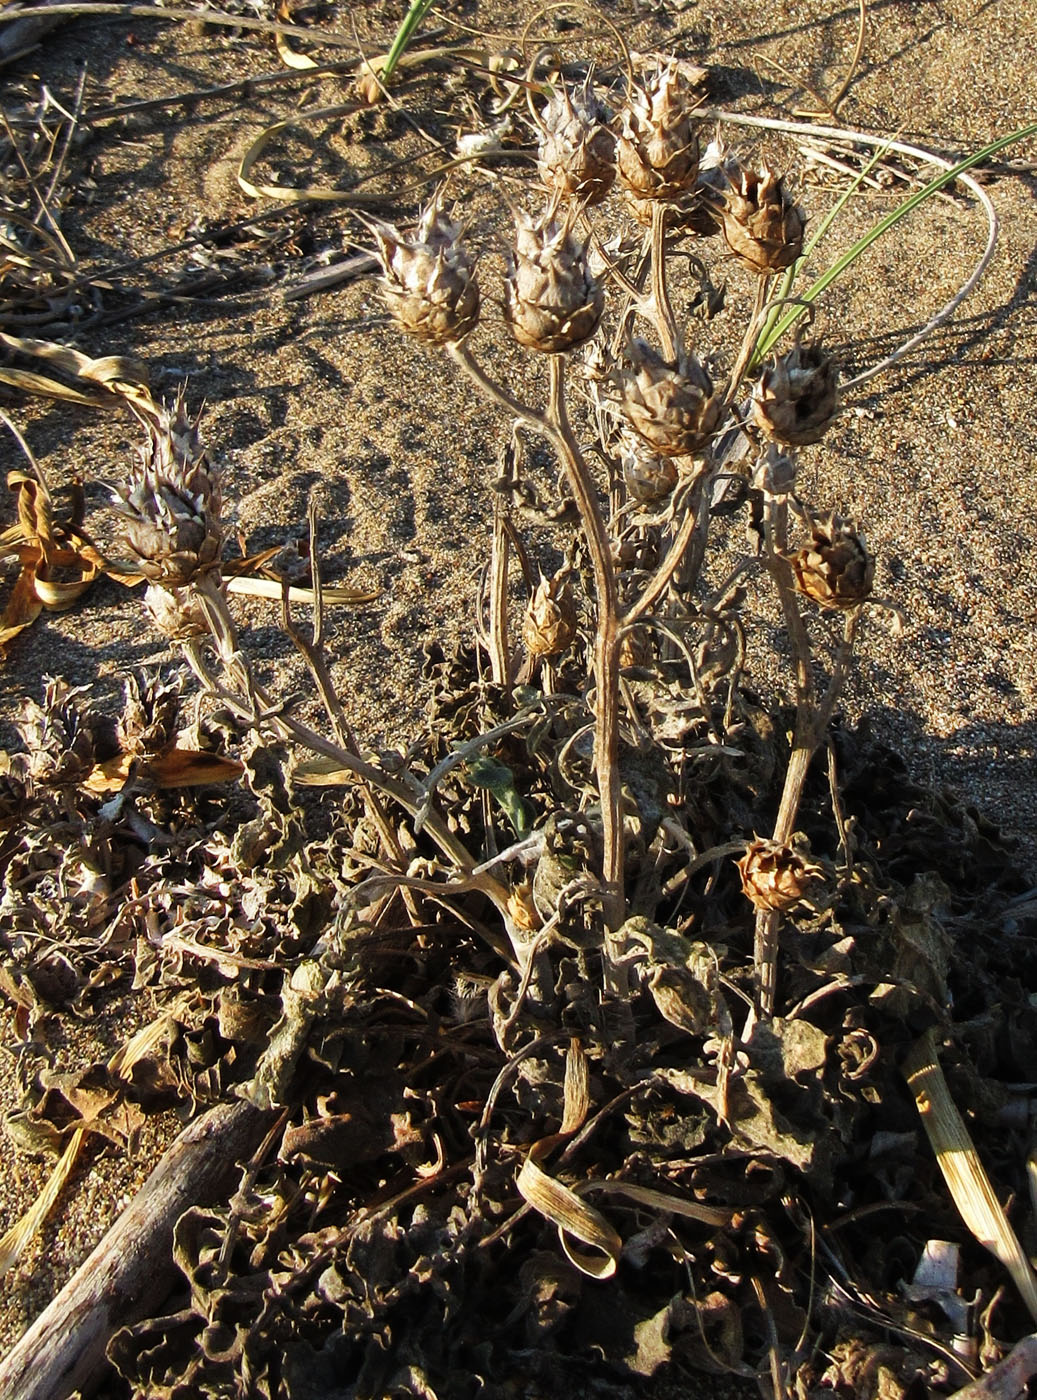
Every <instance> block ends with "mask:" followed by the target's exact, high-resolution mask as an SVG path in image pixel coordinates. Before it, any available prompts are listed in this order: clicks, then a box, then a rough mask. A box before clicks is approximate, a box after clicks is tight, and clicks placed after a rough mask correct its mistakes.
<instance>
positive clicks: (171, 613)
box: [144, 583, 209, 642]
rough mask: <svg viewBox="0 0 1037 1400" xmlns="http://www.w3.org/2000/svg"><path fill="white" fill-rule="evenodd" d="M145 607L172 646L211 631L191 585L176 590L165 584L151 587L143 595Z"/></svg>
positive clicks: (196, 593) (152, 584) (151, 584)
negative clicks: (172, 643)
mask: <svg viewBox="0 0 1037 1400" xmlns="http://www.w3.org/2000/svg"><path fill="white" fill-rule="evenodd" d="M144 606H145V608H147V610H148V612H149V613H150V615H151V620H152V622H153V623H154V624H155V626H156V627H157V628H158V630H159V631H160V632H161V633H162V635H163V636H164V637H166V638H167V639H168V640H169V641H171V642H186V641H188V640H189V639H190V638H191V637H203V636H205V635H206V634H207V633H208V631H209V624H208V620H207V618H206V615H205V612H204V610H203V608H202V605H201V603H200V602H199V600H198V591H197V589H195V588H194V587H193V586H192V585H191V584H188V585H187V586H186V587H185V588H173V587H171V586H170V585H169V584H165V583H150V584H148V587H147V589H146V591H145V593H144Z"/></svg>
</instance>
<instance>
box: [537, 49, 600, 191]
mask: <svg viewBox="0 0 1037 1400" xmlns="http://www.w3.org/2000/svg"><path fill="white" fill-rule="evenodd" d="M592 82H593V74H592V73H588V74H587V77H586V79H585V81H584V83H583V86H582V87H578V88H576V89H574V90H573V92H571V93H570V92H568V91H567V90H566V89H564V88H562V89H559V90H558V91H556V92H553V93H552V94H551V97H550V98H549V100H548V103H547V106H546V107H545V108H544V110H543V112H542V113H541V117H540V122H541V131H540V150H539V155H538V166H539V170H540V178H541V180H543V182H544V184H545V185H546V186H547V188H548V189H549V190H550V191H551V192H552V193H553V194H555V195H559V196H561V197H563V198H567V199H574V200H577V201H578V202H579V203H580V204H582V205H584V206H590V205H594V204H600V203H601V201H602V200H603V199H604V198H605V196H606V195H607V194H608V192H609V190H610V189H611V188H612V183H613V181H614V180H615V178H616V138H615V137H614V136H613V134H612V132H611V131H610V130H609V129H608V127H607V126H606V125H605V109H604V108H603V107H602V105H601V103H600V102H599V101H598V99H597V98H596V97H595V96H594V93H593V91H592V88H591V84H592Z"/></svg>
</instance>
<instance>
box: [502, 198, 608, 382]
mask: <svg viewBox="0 0 1037 1400" xmlns="http://www.w3.org/2000/svg"><path fill="white" fill-rule="evenodd" d="M515 223H516V228H515V248H514V251H513V252H512V253H511V254H510V255H509V259H508V275H507V281H506V287H505V291H506V297H505V302H504V316H505V319H506V320H507V322H508V325H509V326H510V327H511V332H512V335H514V337H515V339H516V340H517V341H518V342H519V344H520V345H525V346H526V347H527V348H528V349H530V350H539V351H541V352H542V353H543V354H548V355H556V354H560V353H561V352H563V351H565V350H572V349H573V348H574V347H575V346H577V345H582V344H583V342H584V341H585V340H588V339H589V338H590V337H591V336H592V335H593V334H594V332H595V330H596V329H597V326H598V321H599V320H600V319H601V313H602V310H603V309H604V305H605V293H604V289H603V288H602V285H601V283H600V282H599V281H598V279H597V278H596V277H595V276H594V275H593V274H592V273H591V270H590V267H589V266H588V263H587V245H586V244H585V243H581V242H580V241H579V240H578V239H577V238H576V237H575V236H574V235H573V232H572V227H571V223H570V221H569V219H567V218H559V217H558V215H557V213H556V210H555V206H554V203H552V204H551V205H549V206H548V208H547V209H546V210H545V212H544V213H543V214H542V215H541V216H540V218H539V219H533V218H531V217H530V216H529V215H527V214H522V213H519V214H517V215H516V221H515Z"/></svg>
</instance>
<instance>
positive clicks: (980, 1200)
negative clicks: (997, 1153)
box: [904, 1031, 1037, 1321]
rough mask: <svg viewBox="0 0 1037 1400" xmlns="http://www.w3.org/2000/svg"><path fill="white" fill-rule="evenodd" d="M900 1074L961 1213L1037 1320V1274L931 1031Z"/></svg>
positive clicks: (917, 1046)
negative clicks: (981, 1157)
mask: <svg viewBox="0 0 1037 1400" xmlns="http://www.w3.org/2000/svg"><path fill="white" fill-rule="evenodd" d="M904 1076H905V1078H906V1079H907V1082H908V1085H909V1086H910V1088H911V1092H912V1093H913V1094H914V1096H915V1102H916V1103H917V1104H918V1112H919V1113H920V1114H921V1118H922V1125H923V1126H924V1128H925V1131H926V1133H927V1134H928V1136H929V1141H930V1142H931V1143H932V1147H933V1151H934V1152H935V1153H936V1160H937V1162H938V1163H939V1165H940V1170H941V1171H942V1172H943V1176H944V1180H945V1181H946V1182H947V1187H948V1189H949V1191H950V1193H951V1196H952V1197H953V1199H954V1204H955V1205H956V1206H957V1208H958V1211H959V1213H960V1215H961V1218H962V1219H963V1220H964V1222H965V1224H966V1225H967V1226H968V1228H969V1229H970V1230H971V1231H972V1233H973V1235H974V1236H975V1237H976V1239H977V1240H978V1241H979V1243H980V1244H981V1245H983V1246H984V1248H985V1249H989V1250H990V1252H991V1254H993V1255H994V1256H995V1258H997V1259H998V1260H1000V1262H1001V1263H1002V1264H1003V1265H1004V1267H1005V1268H1006V1269H1007V1270H1008V1272H1009V1273H1010V1274H1011V1275H1012V1278H1013V1279H1014V1281H1015V1285H1016V1287H1017V1288H1018V1290H1019V1293H1020V1294H1021V1296H1022V1299H1023V1301H1024V1302H1025V1304H1026V1306H1027V1308H1029V1310H1030V1315H1031V1316H1032V1317H1033V1318H1034V1320H1035V1321H1037V1275H1035V1274H1034V1271H1033V1267H1032V1266H1031V1264H1030V1261H1029V1259H1028V1258H1027V1256H1026V1253H1025V1251H1024V1249H1023V1247H1022V1245H1021V1244H1020V1243H1019V1240H1018V1238H1017V1236H1016V1233H1015V1231H1014V1230H1013V1229H1012V1227H1011V1225H1010V1224H1009V1223H1008V1218H1007V1216H1006V1215H1005V1212H1004V1210H1003V1209H1002V1206H1001V1202H1000V1201H999V1200H998V1199H997V1197H996V1195H995V1194H994V1188H993V1187H992V1186H991V1184H990V1178H989V1177H988V1176H987V1173H986V1170H985V1169H984V1167H983V1164H982V1162H981V1161H980V1160H979V1155H978V1153H977V1152H976V1147H975V1144H974V1143H973V1141H972V1138H971V1136H970V1134H969V1130H968V1128H966V1126H965V1123H964V1120H963V1119H962V1116H961V1114H960V1113H959V1112H958V1110H957V1108H956V1107H955V1104H954V1100H953V1099H952V1098H951V1094H950V1090H949V1089H948V1087H947V1080H946V1079H945V1078H944V1073H943V1070H942V1069H941V1068H940V1062H939V1060H938V1059H937V1056H936V1047H935V1044H934V1042H933V1035H932V1032H931V1031H927V1032H926V1034H925V1035H924V1036H922V1038H921V1039H920V1040H919V1041H918V1042H917V1043H916V1045H915V1046H914V1048H913V1049H912V1051H911V1053H910V1055H909V1056H908V1057H907V1061H906V1062H905V1065H904Z"/></svg>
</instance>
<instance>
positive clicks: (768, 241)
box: [719, 160, 806, 277]
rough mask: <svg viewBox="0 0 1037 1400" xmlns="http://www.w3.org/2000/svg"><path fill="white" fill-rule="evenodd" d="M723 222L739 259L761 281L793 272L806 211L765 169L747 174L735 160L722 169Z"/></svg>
mask: <svg viewBox="0 0 1037 1400" xmlns="http://www.w3.org/2000/svg"><path fill="white" fill-rule="evenodd" d="M721 170H722V173H723V176H724V189H723V193H722V195H721V200H720V208H719V214H720V220H721V228H722V230H723V234H724V239H725V241H726V243H727V246H728V247H729V248H730V249H731V252H732V253H734V255H735V257H736V258H737V259H738V261H739V262H740V263H741V264H742V266H743V267H747V268H748V269H749V271H750V272H755V273H756V274H757V275H758V276H761V277H763V276H768V275H769V274H771V273H774V272H782V271H784V269H785V268H787V267H790V266H791V265H792V264H793V263H794V262H795V261H796V259H797V258H798V257H799V255H800V253H801V252H802V251H803V228H804V225H805V223H806V220H805V218H804V215H803V211H802V210H801V209H800V208H799V207H798V206H797V205H796V204H795V203H794V201H793V200H792V198H791V196H790V195H789V194H788V192H787V191H786V189H785V187H784V185H783V183H782V181H781V179H780V177H779V176H777V175H776V174H775V173H774V171H773V170H771V169H769V168H768V167H767V166H766V165H765V166H763V168H762V169H761V170H759V171H756V170H746V169H744V168H743V167H742V166H740V165H739V164H738V162H737V161H735V160H727V161H725V162H724V164H723V165H722V166H721Z"/></svg>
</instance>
